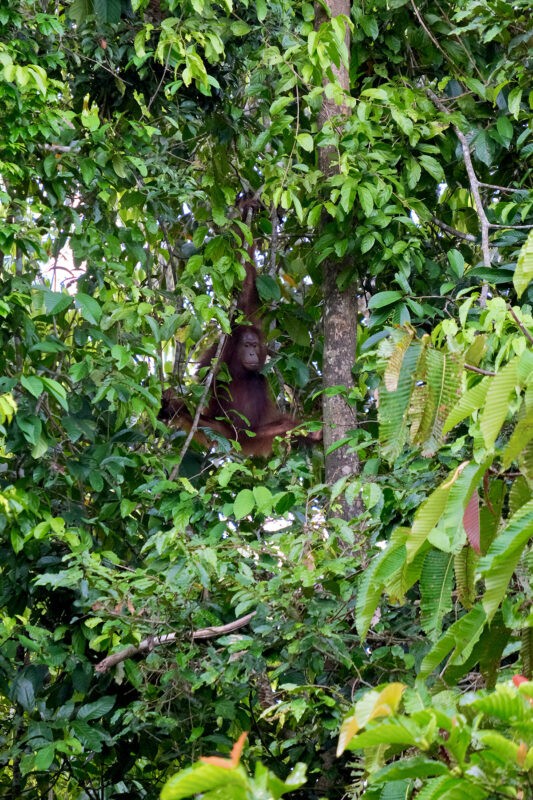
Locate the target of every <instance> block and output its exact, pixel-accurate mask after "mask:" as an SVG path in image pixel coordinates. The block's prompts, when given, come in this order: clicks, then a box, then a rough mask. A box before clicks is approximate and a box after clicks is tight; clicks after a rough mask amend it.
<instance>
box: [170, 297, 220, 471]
mask: <svg viewBox="0 0 533 800" xmlns="http://www.w3.org/2000/svg"><path fill="white" fill-rule="evenodd" d="M233 305H235V304H233ZM233 311H234V308H232V310H231V311H230V316H233ZM226 339H227V335H226V334H223V335H222V336H221V337H220V341H219V343H218V346H217V349H216V352H215V357H214V359H213V361H212V362H211V368H210V370H209V374H208V375H207V377H206V379H205V386H204V391H203V393H202V397H201V398H200V402H199V403H198V406H197V408H196V413H195V415H194V418H193V421H192V425H191V429H190V431H189V433H188V434H187V437H186V439H185V441H184V443H183V447H182V448H181V450H180V454H179V456H178V462H177V464H174V467H173V468H172V472H171V473H170V476H169V480H171V481H173V480H174V479H175V478H176V476H177V474H178V472H179V468H180V466H181V462H182V461H183V458H184V456H185V453H186V452H187V450H188V449H189V445H190V443H191V441H192V439H193V437H194V434H195V433H196V431H197V430H198V423H199V422H200V417H201V416H202V410H203V408H204V406H205V402H206V400H207V395H208V394H209V390H210V389H211V384H212V383H213V378H214V377H215V373H216V371H217V368H218V362H219V361H220V356H221V355H222V350H223V348H224V345H225V344H226Z"/></svg>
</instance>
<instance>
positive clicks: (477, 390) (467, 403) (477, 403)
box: [442, 378, 490, 434]
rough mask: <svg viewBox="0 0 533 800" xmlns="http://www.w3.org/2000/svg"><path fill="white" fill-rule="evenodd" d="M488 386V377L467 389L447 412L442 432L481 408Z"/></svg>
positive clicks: (445, 431) (444, 432)
mask: <svg viewBox="0 0 533 800" xmlns="http://www.w3.org/2000/svg"><path fill="white" fill-rule="evenodd" d="M489 386H490V378H483V380H482V381H480V383H477V384H476V385H475V386H474V387H472V389H469V390H468V391H467V392H466V393H465V394H464V395H463V396H462V397H461V398H460V399H459V401H458V402H457V403H456V404H455V406H454V408H452V410H451V411H450V413H449V414H448V417H447V418H446V422H445V423H444V426H443V429H442V432H443V434H446V433H448V431H451V429H452V428H453V427H455V425H457V424H458V423H459V422H461V421H462V420H463V419H465V418H466V417H468V416H470V414H473V413H474V411H477V410H478V408H481V406H482V405H483V403H484V402H485V398H486V396H487V392H488V390H489Z"/></svg>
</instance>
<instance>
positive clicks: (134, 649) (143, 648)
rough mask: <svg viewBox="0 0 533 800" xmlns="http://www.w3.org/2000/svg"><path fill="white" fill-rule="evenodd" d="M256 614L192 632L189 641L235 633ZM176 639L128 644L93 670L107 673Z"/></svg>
mask: <svg viewBox="0 0 533 800" xmlns="http://www.w3.org/2000/svg"><path fill="white" fill-rule="evenodd" d="M256 613H257V612H256V611H251V612H250V613H249V614H246V616H244V617H240V618H239V619H236V620H234V621H233V622H228V623H227V625H217V626H213V627H211V628H201V629H200V630H198V631H193V632H192V635H191V639H192V640H193V641H197V640H198V639H214V638H216V637H217V636H222V635H224V634H226V633H231V632H232V631H236V630H238V629H239V628H243V627H244V626H245V625H247V624H248V623H249V622H250V620H251V619H253V617H255V615H256ZM177 638H178V634H177V633H165V634H163V635H162V636H148V637H147V638H146V639H143V640H142V642H140V643H139V644H138V645H135V644H130V645H129V647H125V648H124V650H119V651H118V653H112V654H111V655H110V656H106V658H103V659H102V661H99V662H98V664H96V666H95V670H96V672H99V673H103V672H107V671H108V670H109V669H111V667H114V666H116V664H120V662H121V661H125V660H126V659H127V658H132V657H133V656H135V655H138V654H139V653H143V652H148V653H150V652H151V651H152V650H153V649H154V647H158V646H159V645H162V644H169V643H171V642H175V641H176V639H177Z"/></svg>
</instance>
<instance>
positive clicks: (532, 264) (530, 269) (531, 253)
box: [513, 231, 533, 297]
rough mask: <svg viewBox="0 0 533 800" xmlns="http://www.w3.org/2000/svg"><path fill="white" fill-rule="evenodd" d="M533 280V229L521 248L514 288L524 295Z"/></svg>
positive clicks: (519, 294) (514, 277)
mask: <svg viewBox="0 0 533 800" xmlns="http://www.w3.org/2000/svg"><path fill="white" fill-rule="evenodd" d="M531 281H533V231H530V232H529V236H528V237H527V241H526V242H525V244H524V246H523V247H522V249H521V250H520V255H519V256H518V261H517V262H516V269H515V272H514V275H513V283H514V288H515V289H516V293H517V295H518V297H521V296H522V295H523V293H524V292H525V290H526V289H527V287H528V286H529V284H530V283H531Z"/></svg>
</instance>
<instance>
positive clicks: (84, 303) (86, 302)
mask: <svg viewBox="0 0 533 800" xmlns="http://www.w3.org/2000/svg"><path fill="white" fill-rule="evenodd" d="M75 305H76V308H79V310H80V311H81V315H82V317H83V318H84V319H86V320H87V322H90V323H91V324H92V325H98V323H99V322H100V320H101V319H102V308H101V306H100V303H99V302H98V300H95V299H94V297H91V296H90V295H88V294H84V293H83V292H78V293H77V294H76V300H75Z"/></svg>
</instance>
